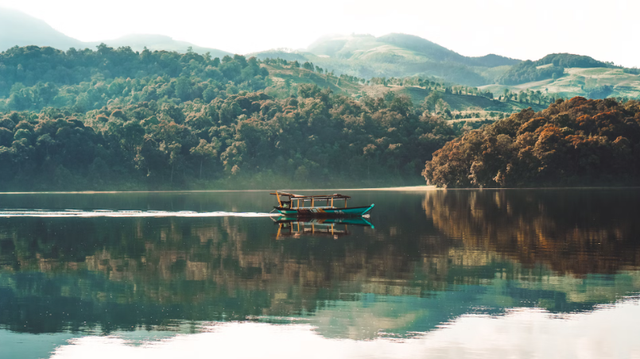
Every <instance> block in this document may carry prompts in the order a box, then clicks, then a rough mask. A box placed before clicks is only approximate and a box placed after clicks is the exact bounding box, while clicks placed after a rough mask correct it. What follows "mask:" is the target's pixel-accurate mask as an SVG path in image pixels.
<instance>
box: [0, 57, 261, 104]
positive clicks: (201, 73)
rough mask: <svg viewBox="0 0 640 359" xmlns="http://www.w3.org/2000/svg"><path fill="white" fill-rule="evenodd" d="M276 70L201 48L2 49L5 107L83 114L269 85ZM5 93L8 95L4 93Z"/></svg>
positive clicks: (1, 83) (0, 68)
mask: <svg viewBox="0 0 640 359" xmlns="http://www.w3.org/2000/svg"><path fill="white" fill-rule="evenodd" d="M268 75H269V72H268V71H267V69H266V68H264V67H261V66H260V64H259V62H258V61H257V60H256V59H255V58H249V59H246V58H245V57H244V56H240V55H235V56H233V57H231V56H225V57H224V58H222V59H219V58H213V59H212V58H210V57H209V56H206V55H205V56H201V55H198V54H196V53H193V52H188V53H186V54H179V53H177V52H166V51H153V52H151V51H148V50H145V51H142V52H139V53H138V52H133V51H132V50H131V49H130V48H129V47H123V48H119V49H117V50H116V49H113V48H110V47H107V46H106V45H100V46H98V50H97V51H92V50H89V49H84V50H82V51H78V50H75V49H70V50H69V51H67V52H63V51H60V50H56V49H53V48H50V47H37V46H27V47H15V48H12V49H10V50H8V51H6V52H4V53H2V54H0V112H7V111H25V110H40V109H42V108H45V107H56V108H69V110H71V111H72V112H75V113H84V112H86V111H89V110H93V109H98V108H102V107H104V106H106V105H107V104H111V103H112V102H114V101H116V102H119V103H120V104H131V103H137V102H144V101H161V102H172V103H174V104H178V103H180V102H184V101H191V100H195V99H202V100H204V101H207V102H208V101H211V100H213V99H214V98H217V97H220V96H221V94H222V96H226V94H237V93H238V92H239V91H251V92H252V91H258V90H264V89H265V88H266V86H267V82H268V81H269V80H268ZM1 97H4V99H2V98H1Z"/></svg>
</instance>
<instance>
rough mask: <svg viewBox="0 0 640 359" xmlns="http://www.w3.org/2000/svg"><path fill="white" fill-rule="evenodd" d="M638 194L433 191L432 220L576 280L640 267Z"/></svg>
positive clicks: (467, 240) (427, 203)
mask: <svg viewBox="0 0 640 359" xmlns="http://www.w3.org/2000/svg"><path fill="white" fill-rule="evenodd" d="M639 200H640V192H639V191H637V190H624V189H621V190H598V189H594V190H529V191H523V190H518V191H509V190H507V191H493V190H488V191H431V192H427V194H426V197H425V199H424V202H423V207H424V209H425V211H426V214H427V218H429V219H431V220H432V221H433V223H434V225H435V227H436V228H438V229H439V230H441V231H442V232H443V233H444V234H446V235H447V236H449V237H451V238H456V239H460V240H462V241H463V243H464V245H465V247H467V248H482V249H485V250H491V251H494V252H497V253H501V254H505V255H508V256H510V257H512V258H515V259H516V260H517V261H518V262H520V263H523V264H527V265H534V264H536V263H545V264H547V265H549V266H550V267H551V268H552V269H553V270H555V271H559V272H562V273H571V274H574V275H585V274H589V273H601V274H609V273H615V272H617V271H619V270H624V269H635V268H637V267H638V266H639V265H640V221H638V220H637V219H638V218H640V208H639V207H638V205H637V204H638V203H640V202H639Z"/></svg>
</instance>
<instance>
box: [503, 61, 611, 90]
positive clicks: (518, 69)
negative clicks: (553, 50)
mask: <svg viewBox="0 0 640 359" xmlns="http://www.w3.org/2000/svg"><path fill="white" fill-rule="evenodd" d="M566 67H580V68H591V67H613V64H611V63H606V62H602V61H598V60H595V59H593V58H592V57H589V56H581V55H573V54H550V55H547V56H545V57H543V58H541V59H540V60H537V61H530V60H527V61H523V62H521V63H519V64H517V65H515V66H513V67H512V68H511V69H509V71H507V72H505V73H504V74H502V75H501V76H500V77H498V78H497V79H496V82H497V83H500V84H504V85H517V84H522V83H526V82H533V81H540V80H546V79H550V78H554V79H555V78H559V77H562V75H563V74H564V69H565V68H566Z"/></svg>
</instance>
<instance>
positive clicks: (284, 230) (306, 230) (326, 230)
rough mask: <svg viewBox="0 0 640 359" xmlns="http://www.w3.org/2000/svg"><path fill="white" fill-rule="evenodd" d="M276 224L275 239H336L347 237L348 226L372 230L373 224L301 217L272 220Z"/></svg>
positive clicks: (333, 218)
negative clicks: (302, 237) (307, 237)
mask: <svg viewBox="0 0 640 359" xmlns="http://www.w3.org/2000/svg"><path fill="white" fill-rule="evenodd" d="M274 222H275V223H277V224H278V233H277V234H276V239H284V238H287V237H293V238H299V237H301V236H310V237H323V236H327V237H333V239H338V238H339V237H342V236H348V235H350V234H351V233H350V232H349V229H348V226H362V227H369V228H374V227H373V224H371V223H370V222H369V221H367V220H366V219H364V218H363V217H332V218H328V217H324V218H317V217H314V218H301V217H284V216H283V217H279V218H278V219H274Z"/></svg>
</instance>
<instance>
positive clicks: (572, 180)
mask: <svg viewBox="0 0 640 359" xmlns="http://www.w3.org/2000/svg"><path fill="white" fill-rule="evenodd" d="M423 175H424V177H425V178H426V180H427V181H428V182H429V183H431V184H435V185H438V186H441V187H523V186H530V187H540V186H588V185H599V186H611V185H634V186H637V185H638V184H640V102H638V101H628V102H625V103H621V102H617V101H616V100H614V99H605V100H587V99H584V98H582V97H574V98H572V99H571V100H569V101H562V100H558V101H556V103H555V104H552V105H551V106H549V108H548V109H546V110H544V111H541V112H534V111H532V110H525V111H522V112H520V113H518V114H514V115H512V116H510V117H509V118H507V119H504V120H500V121H498V122H496V123H494V124H493V125H490V126H487V127H485V128H483V129H480V130H475V131H470V132H468V133H466V134H464V135H463V136H462V137H461V138H458V139H456V140H454V141H451V142H449V143H447V144H446V145H445V146H444V147H443V148H442V149H440V150H438V151H437V152H435V153H434V155H433V159H432V160H431V161H429V162H427V164H426V167H425V170H424V171H423Z"/></svg>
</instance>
